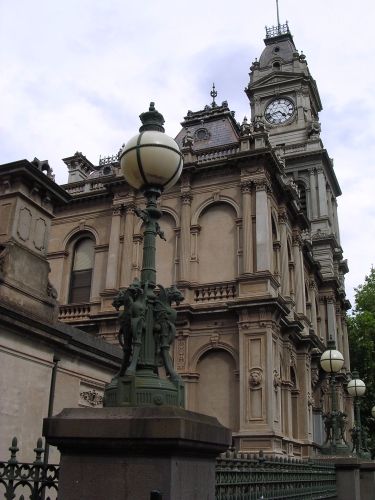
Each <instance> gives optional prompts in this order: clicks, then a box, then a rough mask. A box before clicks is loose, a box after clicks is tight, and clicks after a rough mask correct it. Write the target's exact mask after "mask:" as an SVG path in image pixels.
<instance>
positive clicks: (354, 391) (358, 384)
mask: <svg viewBox="0 0 375 500" xmlns="http://www.w3.org/2000/svg"><path fill="white" fill-rule="evenodd" d="M347 390H348V393H349V395H350V396H352V397H353V398H354V427H353V429H351V434H352V443H353V449H352V451H355V454H356V455H357V456H358V457H360V458H370V454H369V452H368V451H367V449H366V448H367V445H366V443H365V442H364V441H365V440H364V438H363V430H362V424H361V400H360V398H361V396H363V395H364V393H365V392H366V384H365V383H364V382H363V380H361V379H360V378H359V374H358V372H357V371H353V373H352V380H350V382H349V383H348V387H347ZM373 410H374V408H373V409H372V411H371V413H373Z"/></svg>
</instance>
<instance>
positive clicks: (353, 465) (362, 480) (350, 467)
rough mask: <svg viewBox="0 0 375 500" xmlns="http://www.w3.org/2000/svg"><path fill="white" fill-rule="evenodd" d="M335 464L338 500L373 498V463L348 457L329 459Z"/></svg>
mask: <svg viewBox="0 0 375 500" xmlns="http://www.w3.org/2000/svg"><path fill="white" fill-rule="evenodd" d="M327 460H329V461H330V462H334V463H335V467H336V484H337V498H338V500H373V499H374V498H375V495H374V492H375V462H373V461H367V460H361V459H360V458H357V457H354V456H350V457H338V456H336V457H333V456H332V457H330V458H329V459H327Z"/></svg>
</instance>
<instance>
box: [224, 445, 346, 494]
mask: <svg viewBox="0 0 375 500" xmlns="http://www.w3.org/2000/svg"><path fill="white" fill-rule="evenodd" d="M336 495H337V492H336V473H335V465H334V464H333V463H327V462H321V461H311V460H302V459H292V458H286V457H265V456H264V455H263V453H262V452H260V453H259V455H249V454H246V453H236V452H226V453H223V454H221V455H220V457H219V458H218V459H217V465H216V500H261V499H264V500H266V499H267V500H279V499H288V500H292V499H293V500H308V499H309V500H318V499H329V498H331V499H334V498H336Z"/></svg>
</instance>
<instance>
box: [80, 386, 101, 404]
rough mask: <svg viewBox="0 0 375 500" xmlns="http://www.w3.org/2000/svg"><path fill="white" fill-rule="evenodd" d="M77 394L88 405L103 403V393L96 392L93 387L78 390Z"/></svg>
mask: <svg viewBox="0 0 375 500" xmlns="http://www.w3.org/2000/svg"><path fill="white" fill-rule="evenodd" d="M79 395H80V398H81V399H82V401H83V402H85V403H88V404H89V406H92V407H93V406H102V404H103V395H102V394H99V393H98V392H96V390H95V389H90V390H89V391H83V392H80V393H79Z"/></svg>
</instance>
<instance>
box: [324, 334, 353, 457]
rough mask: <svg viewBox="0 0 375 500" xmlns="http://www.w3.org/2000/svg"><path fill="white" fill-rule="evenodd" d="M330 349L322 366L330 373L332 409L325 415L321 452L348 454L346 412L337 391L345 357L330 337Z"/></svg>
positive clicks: (326, 352)
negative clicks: (337, 378)
mask: <svg viewBox="0 0 375 500" xmlns="http://www.w3.org/2000/svg"><path fill="white" fill-rule="evenodd" d="M327 347H328V349H327V350H326V351H324V352H323V354H322V356H321V358H320V366H321V367H322V369H323V370H324V371H325V372H326V373H329V375H330V386H331V411H330V412H327V413H326V414H325V415H323V418H324V426H325V431H326V439H325V442H324V444H323V446H322V450H321V452H322V453H323V454H325V455H347V454H348V453H349V448H348V445H347V443H346V441H345V436H344V432H345V427H346V414H345V413H344V412H342V411H340V410H338V405H337V392H336V373H338V372H339V371H340V370H341V368H342V367H343V365H344V357H343V355H342V354H341V352H340V351H337V350H336V344H335V341H334V340H332V339H330V340H329V341H328V342H327Z"/></svg>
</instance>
